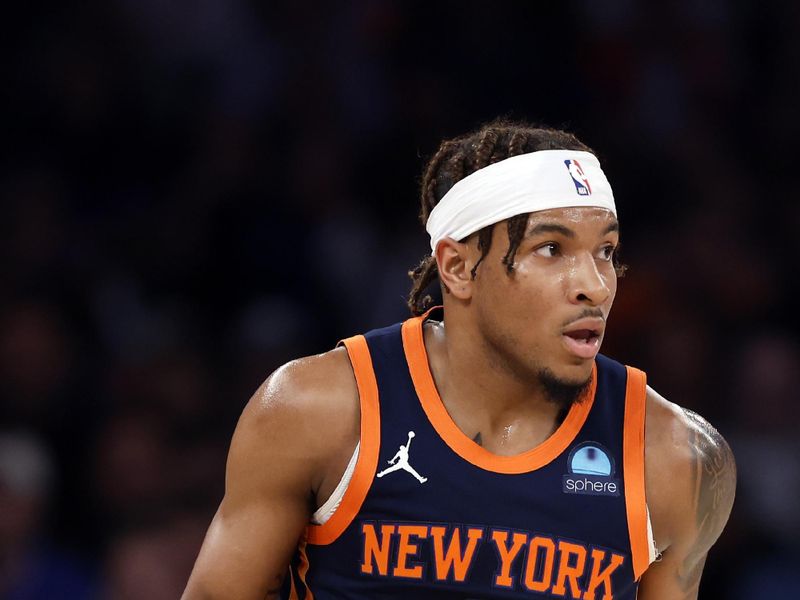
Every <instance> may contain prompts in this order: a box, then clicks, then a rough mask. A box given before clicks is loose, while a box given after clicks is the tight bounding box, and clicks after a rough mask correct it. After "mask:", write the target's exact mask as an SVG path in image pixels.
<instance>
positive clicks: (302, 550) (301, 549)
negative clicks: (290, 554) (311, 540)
mask: <svg viewBox="0 0 800 600" xmlns="http://www.w3.org/2000/svg"><path fill="white" fill-rule="evenodd" d="M297 552H298V553H299V554H300V565H299V566H298V567H297V576H298V577H299V578H300V583H302V584H303V588H305V591H306V593H305V596H304V597H305V600H314V594H313V593H312V592H311V588H310V587H308V583H306V575H307V574H308V567H309V563H308V555H307V554H306V540H305V539H303V540H302V541H301V542H300V545H299V546H298V547H297ZM292 594H293V595H292V596H290V597H289V600H293V599H294V598H298V600H299V594H298V593H297V589H296V588H295V587H294V580H292Z"/></svg>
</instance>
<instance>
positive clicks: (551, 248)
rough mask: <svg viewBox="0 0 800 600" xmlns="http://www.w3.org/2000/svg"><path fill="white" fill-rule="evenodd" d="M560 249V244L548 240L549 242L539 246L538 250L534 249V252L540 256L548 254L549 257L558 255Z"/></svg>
mask: <svg viewBox="0 0 800 600" xmlns="http://www.w3.org/2000/svg"><path fill="white" fill-rule="evenodd" d="M558 251H559V247H558V244H556V243H555V242H548V243H547V244H544V245H543V246H539V247H538V248H536V250H534V252H535V253H536V254H538V255H539V256H546V257H548V258H552V257H554V256H557V255H558Z"/></svg>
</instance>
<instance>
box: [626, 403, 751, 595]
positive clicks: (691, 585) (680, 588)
mask: <svg viewBox="0 0 800 600" xmlns="http://www.w3.org/2000/svg"><path fill="white" fill-rule="evenodd" d="M662 400H663V399H662ZM664 402H666V401H664ZM672 406H673V407H674V405H672ZM675 408H677V407H675ZM679 410H680V411H681V414H679V415H678V416H677V417H676V418H675V419H674V420H673V422H672V423H671V424H669V425H668V428H670V427H671V429H672V435H671V436H670V442H671V445H666V444H663V445H662V447H661V450H662V451H665V452H670V449H671V454H672V456H673V458H672V459H671V460H669V461H667V464H662V465H661V469H662V474H663V475H665V476H666V475H669V476H670V477H669V478H667V477H664V478H663V479H664V481H661V482H659V483H657V484H656V485H655V486H654V490H653V492H652V493H653V495H658V496H660V498H659V499H657V500H656V499H655V498H654V499H653V500H654V501H653V502H652V504H655V505H657V506H661V507H662V508H660V509H658V513H659V521H660V522H659V523H658V524H657V523H656V521H655V515H654V522H653V524H654V527H656V526H657V525H658V530H660V531H661V532H662V533H661V536H662V540H663V541H664V542H666V543H667V547H666V548H665V549H664V548H662V550H663V555H662V559H661V560H660V561H658V562H656V563H653V565H651V566H650V568H649V569H648V570H647V571H646V572H645V574H644V576H643V577H642V582H641V587H640V593H639V598H640V599H641V600H696V599H697V595H698V591H699V587H700V577H701V575H702V572H703V566H704V565H705V561H706V556H707V555H708V551H709V550H710V548H711V546H712V545H713V544H714V543H715V542H716V541H717V539H718V538H719V536H720V534H721V533H722V530H723V528H724V527H725V524H726V523H727V521H728V517H729V515H730V512H731V508H732V506H733V499H734V495H735V491H736V464H735V461H734V458H733V453H732V452H731V449H730V447H729V446H728V444H727V442H726V441H725V439H724V438H723V437H722V436H721V435H720V434H719V433H718V432H717V430H716V429H714V428H713V427H712V426H711V425H710V424H709V423H708V422H707V421H705V419H703V418H702V417H700V416H699V415H697V414H696V413H694V412H692V411H689V410H686V409H679ZM648 431H649V429H648ZM648 450H650V446H649V445H648ZM648 464H649V463H648ZM648 493H651V492H650V490H648ZM656 535H657V537H656V541H657V542H659V539H658V533H657V534H656Z"/></svg>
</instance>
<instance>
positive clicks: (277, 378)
mask: <svg viewBox="0 0 800 600" xmlns="http://www.w3.org/2000/svg"><path fill="white" fill-rule="evenodd" d="M359 423H360V410H359V401H358V390H357V386H356V380H355V376H354V374H353V370H352V367H351V364H350V360H349V358H348V355H347V351H346V349H345V348H342V347H340V348H336V349H334V350H331V351H329V352H326V353H324V354H318V355H315V356H308V357H304V358H300V359H297V360H293V361H291V362H289V363H287V364H285V365H283V366H281V367H280V368H278V369H277V370H275V372H273V373H272V374H271V375H270V376H269V377H268V378H267V379H266V381H264V383H263V384H262V385H261V386H260V387H259V388H258V390H256V392H255V394H253V396H252V398H251V399H250V401H249V402H248V403H247V406H246V407H245V408H244V410H243V412H242V415H241V417H240V419H239V423H238V424H237V427H236V432H235V433H234V437H233V440H232V442H231V451H230V455H229V459H228V470H229V475H230V472H231V471H232V470H233V471H237V470H239V469H237V467H242V468H243V469H244V470H245V471H247V472H249V471H250V470H251V469H252V468H253V465H262V466H267V465H273V466H275V467H276V469H278V470H279V471H287V472H289V473H290V474H292V475H299V474H305V477H303V478H301V481H303V480H304V481H305V483H306V484H307V486H308V488H307V489H309V490H316V489H317V488H318V487H319V486H320V485H321V483H322V480H323V479H325V478H326V476H327V473H328V471H329V470H331V468H334V469H335V468H336V466H337V464H338V462H341V460H342V458H341V457H344V459H345V461H346V459H347V458H349V453H351V452H352V451H353V448H354V447H355V445H356V443H357V441H358V435H359ZM345 464H346V462H345ZM275 475H276V472H275V471H274V470H273V471H272V473H271V476H273V477H274V476H275Z"/></svg>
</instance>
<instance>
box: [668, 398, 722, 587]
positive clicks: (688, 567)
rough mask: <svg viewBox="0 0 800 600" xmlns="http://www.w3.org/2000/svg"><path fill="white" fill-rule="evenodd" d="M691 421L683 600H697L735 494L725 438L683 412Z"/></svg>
mask: <svg viewBox="0 0 800 600" xmlns="http://www.w3.org/2000/svg"><path fill="white" fill-rule="evenodd" d="M684 413H685V414H686V416H687V418H688V419H689V421H690V424H691V425H690V428H689V446H690V448H691V449H692V452H693V454H694V461H693V463H692V482H693V484H694V492H693V497H692V503H693V505H694V512H695V528H696V533H695V539H694V543H693V545H692V550H691V552H689V554H688V555H687V556H686V558H685V559H684V561H683V563H682V564H681V566H680V568H679V569H678V573H677V577H678V581H679V583H680V586H681V589H682V590H683V591H684V592H685V593H686V594H687V595H686V598H696V597H697V596H696V593H697V590H698V588H699V585H700V576H701V575H702V572H703V565H704V564H705V560H706V554H707V553H708V550H709V548H711V546H712V544H714V542H716V541H717V538H718V537H719V535H720V534H721V533H722V529H723V527H724V526H725V523H726V522H727V520H728V515H729V514H730V511H731V506H732V504H733V497H734V494H735V491H736V463H735V461H734V458H733V453H732V452H731V449H730V447H729V446H728V444H727V442H726V441H725V440H724V438H723V437H722V436H721V435H720V434H719V433H718V432H717V430H716V429H714V428H713V427H712V426H711V425H709V424H708V422H706V420H705V419H703V418H702V417H700V416H699V415H697V414H696V413H694V412H692V411H690V410H687V409H684Z"/></svg>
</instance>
